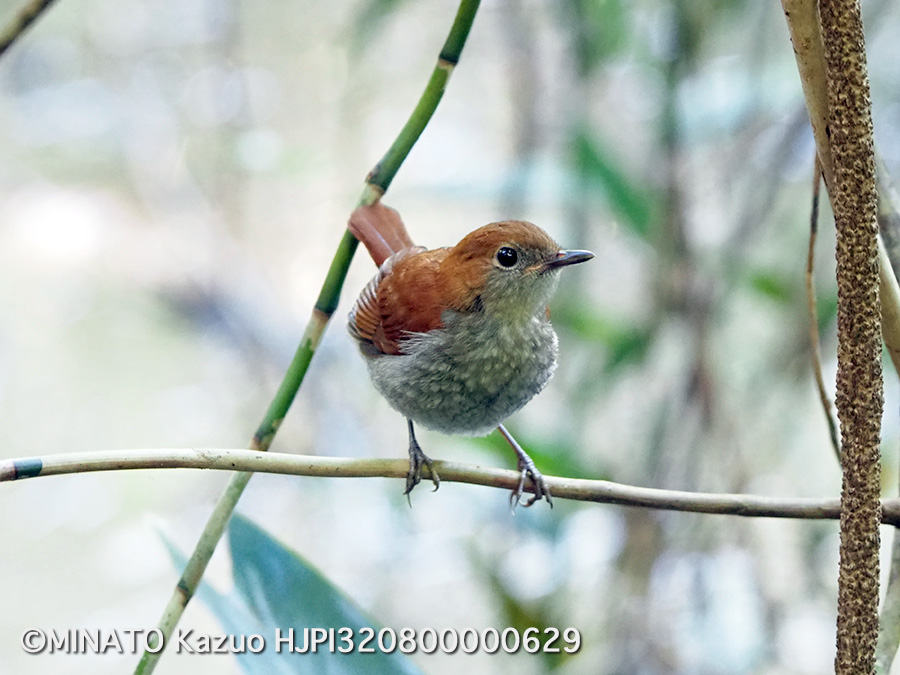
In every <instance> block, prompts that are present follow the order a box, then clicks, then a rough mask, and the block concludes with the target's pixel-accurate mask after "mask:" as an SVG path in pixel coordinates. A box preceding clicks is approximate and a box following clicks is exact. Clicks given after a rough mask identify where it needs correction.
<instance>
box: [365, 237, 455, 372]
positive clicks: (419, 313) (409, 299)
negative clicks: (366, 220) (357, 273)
mask: <svg viewBox="0 0 900 675" xmlns="http://www.w3.org/2000/svg"><path fill="white" fill-rule="evenodd" d="M447 251H448V249H443V248H439V249H434V250H432V251H426V250H425V249H423V248H422V247H415V248H411V249H407V250H405V251H401V252H400V253H397V254H395V255H393V256H391V257H390V258H388V259H387V260H386V261H385V262H384V264H382V266H381V267H380V268H379V270H378V274H376V275H375V277H374V278H373V279H372V280H371V281H370V282H369V283H368V285H367V286H366V287H365V288H364V289H363V291H362V293H361V294H360V296H359V298H358V299H357V301H356V305H355V306H354V307H353V310H352V311H351V312H350V321H349V329H350V334H351V335H352V336H353V337H355V338H356V339H357V340H359V342H360V345H361V346H362V349H363V351H364V353H366V354H368V355H370V356H377V355H380V354H402V353H403V342H404V340H406V339H407V338H408V337H409V335H410V333H427V332H428V331H430V330H434V329H435V328H440V327H442V326H443V323H442V322H441V313H442V312H443V311H444V310H446V309H448V308H451V307H454V303H452V302H450V301H449V299H448V297H447V296H448V294H449V291H450V289H449V288H448V287H447V285H446V284H443V283H441V282H440V278H441V267H440V263H441V261H442V260H443V259H444V258H445V257H446V256H447Z"/></svg>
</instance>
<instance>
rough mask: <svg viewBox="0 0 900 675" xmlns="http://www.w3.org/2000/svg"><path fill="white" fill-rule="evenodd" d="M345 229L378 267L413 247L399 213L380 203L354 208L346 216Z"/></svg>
mask: <svg viewBox="0 0 900 675" xmlns="http://www.w3.org/2000/svg"><path fill="white" fill-rule="evenodd" d="M347 228H348V229H349V230H350V232H351V234H353V236H354V237H356V238H357V239H359V240H360V241H361V242H362V243H363V245H364V246H365V247H366V248H367V249H368V250H369V255H371V256H372V260H374V261H375V264H376V265H378V266H379V267H381V263H383V262H384V261H385V260H387V259H388V258H389V257H391V256H392V255H393V254H395V253H398V252H399V251H402V250H403V249H406V248H411V247H412V246H413V242H412V239H411V238H410V236H409V232H407V231H406V227H404V225H403V221H402V220H401V219H400V214H399V213H397V211H395V210H394V209H392V208H391V207H389V206H385V205H384V204H382V203H381V202H376V203H375V204H372V205H370V206H360V207H359V208H357V209H356V210H355V211H354V212H353V213H352V214H351V215H350V222H349V223H347Z"/></svg>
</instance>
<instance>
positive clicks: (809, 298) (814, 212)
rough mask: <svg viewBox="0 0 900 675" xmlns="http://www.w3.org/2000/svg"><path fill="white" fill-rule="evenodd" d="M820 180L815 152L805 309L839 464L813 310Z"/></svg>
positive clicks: (818, 383)
mask: <svg viewBox="0 0 900 675" xmlns="http://www.w3.org/2000/svg"><path fill="white" fill-rule="evenodd" d="M821 184H822V165H821V164H820V163H819V157H818V155H816V158H815V161H814V162H813V195H812V208H811V209H810V214H809V249H808V250H807V253H806V310H807V314H808V316H809V349H810V355H811V357H812V367H813V374H814V375H815V378H816V388H817V389H818V390H819V400H820V401H821V402H822V411H823V412H824V413H825V419H826V420H827V421H828V433H829V436H830V437H831V447H832V448H834V454H835V457H837V461H838V464H840V463H841V443H840V441H839V440H838V432H837V425H836V424H835V422H834V417H833V416H832V414H831V400H830V399H829V398H828V392H827V391H826V390H825V378H824V377H823V376H822V354H821V351H820V350H819V317H818V312H817V310H816V286H815V282H814V279H813V271H814V266H815V252H816V238H817V236H818V232H819V186H820V185H821Z"/></svg>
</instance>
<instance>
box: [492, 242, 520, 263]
mask: <svg viewBox="0 0 900 675" xmlns="http://www.w3.org/2000/svg"><path fill="white" fill-rule="evenodd" d="M497 262H498V263H500V264H501V265H502V266H503V267H512V266H514V265H515V264H516V263H517V262H519V254H518V253H516V249H514V248H510V247H509V246H504V247H503V248H501V249H500V250H499V251H497Z"/></svg>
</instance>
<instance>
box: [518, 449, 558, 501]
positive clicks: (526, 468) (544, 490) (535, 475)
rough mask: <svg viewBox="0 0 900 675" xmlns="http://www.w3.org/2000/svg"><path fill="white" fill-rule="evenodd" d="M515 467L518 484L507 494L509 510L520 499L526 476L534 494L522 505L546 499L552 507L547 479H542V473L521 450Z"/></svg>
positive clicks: (523, 490)
mask: <svg viewBox="0 0 900 675" xmlns="http://www.w3.org/2000/svg"><path fill="white" fill-rule="evenodd" d="M517 468H518V469H519V484H518V485H517V486H516V489H515V490H513V491H512V492H511V493H510V495H509V510H510V511H513V512H514V511H515V510H516V507H517V506H518V505H519V502H520V501H521V500H522V495H523V494H524V492H525V481H526V480H527V479H528V478H530V479H531V484H532V485H533V486H534V494H532V495H531V498H530V499H529V500H528V501H527V502H525V504H523V506H525V507H526V508H528V507H529V506H531V505H532V504H534V503H535V502H537V501H540V500H541V499H546V500H547V503H548V504H549V505H550V508H551V509H552V508H553V498H552V497H551V496H550V486H549V485H547V481H546V480H544V474H542V473H541V472H540V471H538V469H537V467H536V466H535V465H534V462H533V461H532V459H531V457H529V456H528V455H526V454H525V453H524V452H523V453H522V455H520V456H519V461H518V467H517Z"/></svg>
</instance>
